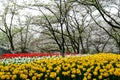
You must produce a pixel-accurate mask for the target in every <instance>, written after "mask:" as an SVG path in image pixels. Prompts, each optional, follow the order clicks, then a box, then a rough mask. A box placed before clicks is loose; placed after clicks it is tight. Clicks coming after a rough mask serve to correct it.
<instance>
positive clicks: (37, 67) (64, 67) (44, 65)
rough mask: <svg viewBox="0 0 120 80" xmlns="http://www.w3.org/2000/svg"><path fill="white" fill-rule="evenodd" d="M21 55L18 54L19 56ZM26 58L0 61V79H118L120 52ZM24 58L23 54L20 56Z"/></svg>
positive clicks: (119, 74) (119, 78)
mask: <svg viewBox="0 0 120 80" xmlns="http://www.w3.org/2000/svg"><path fill="white" fill-rule="evenodd" d="M21 59H22V58H21ZM30 59H32V60H31V61H29V62H26V61H25V62H19V63H17V62H16V63H7V64H6V65H5V64H4V62H2V63H0V79H1V80H104V79H105V80H120V55H117V54H112V53H107V54H106V53H99V54H94V55H87V56H67V57H64V58H63V57H49V58H46V57H44V58H37V57H36V58H29V59H27V60H30ZM24 60H25V58H24Z"/></svg>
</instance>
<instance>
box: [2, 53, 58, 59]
mask: <svg viewBox="0 0 120 80" xmlns="http://www.w3.org/2000/svg"><path fill="white" fill-rule="evenodd" d="M59 55H60V54H59V53H58V54H57V53H53V54H50V53H16V54H11V53H6V54H2V55H1V56H2V57H3V58H15V57H36V56H37V57H43V56H59Z"/></svg>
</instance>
